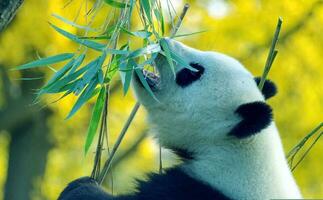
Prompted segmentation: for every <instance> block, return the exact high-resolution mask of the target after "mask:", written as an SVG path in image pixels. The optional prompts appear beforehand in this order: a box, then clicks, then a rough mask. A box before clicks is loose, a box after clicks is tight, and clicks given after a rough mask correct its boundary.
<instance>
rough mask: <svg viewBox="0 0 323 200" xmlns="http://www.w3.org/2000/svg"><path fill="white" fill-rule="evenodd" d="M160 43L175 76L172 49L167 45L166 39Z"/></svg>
mask: <svg viewBox="0 0 323 200" xmlns="http://www.w3.org/2000/svg"><path fill="white" fill-rule="evenodd" d="M159 42H160V45H161V47H162V48H163V51H164V53H165V56H166V60H167V62H168V64H169V66H170V68H171V70H172V72H173V74H174V76H175V65H174V63H173V59H172V54H171V51H170V49H169V47H168V44H167V42H166V40H165V39H161V40H160V41H159Z"/></svg>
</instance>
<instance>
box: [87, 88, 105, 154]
mask: <svg viewBox="0 0 323 200" xmlns="http://www.w3.org/2000/svg"><path fill="white" fill-rule="evenodd" d="M105 94H106V90H105V87H104V86H103V87H102V88H101V90H100V93H99V96H98V98H97V100H96V103H95V105H94V109H93V112H92V117H91V121H90V125H89V129H88V131H87V134H86V140H85V145H84V153H85V155H86V154H87V152H88V151H89V148H90V146H91V144H92V142H93V139H94V136H95V134H96V132H97V129H98V125H99V122H100V118H101V115H102V111H103V107H104V102H105Z"/></svg>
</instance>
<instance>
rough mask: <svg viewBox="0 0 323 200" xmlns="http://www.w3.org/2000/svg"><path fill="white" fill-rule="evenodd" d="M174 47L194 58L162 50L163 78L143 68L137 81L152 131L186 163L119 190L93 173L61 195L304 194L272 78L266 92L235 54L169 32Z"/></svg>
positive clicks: (132, 198) (128, 199)
mask: <svg viewBox="0 0 323 200" xmlns="http://www.w3.org/2000/svg"><path fill="white" fill-rule="evenodd" d="M166 42H167V44H168V46H169V48H170V49H171V50H172V51H173V52H176V54H178V56H180V57H181V58H182V59H184V60H185V61H186V62H187V63H190V66H191V67H192V68H194V69H195V70H192V69H187V68H185V66H181V65H179V64H177V65H176V68H175V71H176V78H175V79H174V75H173V72H172V71H171V70H170V68H169V66H167V65H168V62H167V60H166V59H165V58H164V57H163V56H158V58H157V60H156V65H157V68H158V71H159V79H158V80H157V81H156V80H153V79H152V80H150V78H149V77H148V80H147V82H148V83H149V85H150V87H151V88H152V90H153V92H154V95H155V96H156V98H157V99H158V100H159V101H158V102H157V101H156V100H155V99H154V98H152V97H151V96H150V95H149V93H148V92H147V91H146V90H145V89H144V87H143V85H142V84H141V82H140V80H139V78H138V77H137V76H135V77H134V79H133V85H134V89H135V93H136V96H137V99H138V100H139V102H140V103H141V104H143V106H144V107H145V108H146V110H147V113H148V120H149V121H150V123H149V124H151V129H152V132H153V133H154V134H155V137H156V138H157V140H158V141H159V142H160V143H161V144H162V146H163V147H165V148H169V149H172V150H173V151H174V152H175V153H177V154H178V155H179V156H181V157H182V158H183V163H182V164H181V165H179V166H176V167H175V168H172V169H169V170H166V172H165V173H163V174H152V175H151V176H150V178H149V179H148V180H147V181H145V182H139V183H138V190H137V192H136V193H135V194H133V195H128V196H118V197H112V196H110V195H108V194H107V193H105V192H103V191H102V189H101V188H100V187H99V186H98V185H97V184H95V182H94V181H93V180H91V179H90V178H83V179H78V180H76V181H74V182H72V183H71V184H70V185H69V186H68V187H67V188H66V189H65V190H64V191H63V192H62V194H61V195H60V198H59V199H60V200H74V199H83V200H90V199H93V200H109V199H117V200H146V199H147V200H148V199H149V200H161V199H164V200H184V199H185V200H190V199H205V200H208V199H210V200H211V199H223V200H226V199H275V198H277V199H278V198H279V199H284V198H289V199H291V198H293V199H299V198H302V197H301V194H300V192H299V189H298V187H297V185H296V182H295V180H294V178H293V176H292V174H291V172H290V169H289V167H288V165H287V162H286V159H285V156H284V152H283V148H282V144H281V140H280V137H279V134H278V131H277V128H276V125H275V123H274V122H273V120H272V110H271V108H270V106H269V105H267V104H266V103H265V99H267V98H270V97H272V96H273V95H275V93H276V88H275V86H274V84H273V83H272V82H270V81H266V82H265V85H264V90H263V93H261V92H260V91H259V89H258V87H257V83H258V82H259V79H254V77H253V76H252V75H251V74H250V73H249V72H248V71H247V70H246V69H245V68H244V67H243V66H242V65H241V64H240V63H239V62H238V61H236V60H235V59H233V58H231V57H229V56H226V55H223V54H220V53H215V52H203V51H199V50H196V49H193V48H190V47H188V46H185V45H184V44H182V43H180V42H177V41H174V40H171V39H167V40H166Z"/></svg>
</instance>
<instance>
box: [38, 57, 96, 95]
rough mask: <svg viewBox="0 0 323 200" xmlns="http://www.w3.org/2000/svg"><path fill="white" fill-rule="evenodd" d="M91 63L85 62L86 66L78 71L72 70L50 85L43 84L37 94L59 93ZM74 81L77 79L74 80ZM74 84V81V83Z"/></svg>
mask: <svg viewBox="0 0 323 200" xmlns="http://www.w3.org/2000/svg"><path fill="white" fill-rule="evenodd" d="M90 64H91V63H89V64H87V65H86V66H84V67H82V68H81V69H79V70H78V71H76V72H74V73H73V74H69V75H67V76H65V77H64V78H62V79H61V80H58V81H55V82H54V83H52V84H51V85H46V86H44V87H43V88H42V89H41V90H40V91H39V93H38V96H40V95H42V94H45V93H59V92H62V91H65V90H62V88H64V86H66V85H67V84H68V83H70V82H72V81H74V80H75V79H77V78H78V77H79V76H80V75H81V74H83V73H84V72H85V71H87V70H88V69H89V68H90V67H91V65H90ZM75 82H76V83H77V82H78V81H75ZM74 84H75V83H74Z"/></svg>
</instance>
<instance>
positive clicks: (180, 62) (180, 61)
mask: <svg viewBox="0 0 323 200" xmlns="http://www.w3.org/2000/svg"><path fill="white" fill-rule="evenodd" d="M171 57H172V59H173V60H174V61H175V62H176V63H178V64H180V65H182V66H183V67H185V68H187V69H189V70H191V71H194V72H197V71H198V70H197V69H195V68H193V67H191V66H190V64H189V63H188V62H186V61H185V60H184V59H182V58H181V57H180V56H178V55H177V54H176V53H175V52H171Z"/></svg>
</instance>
